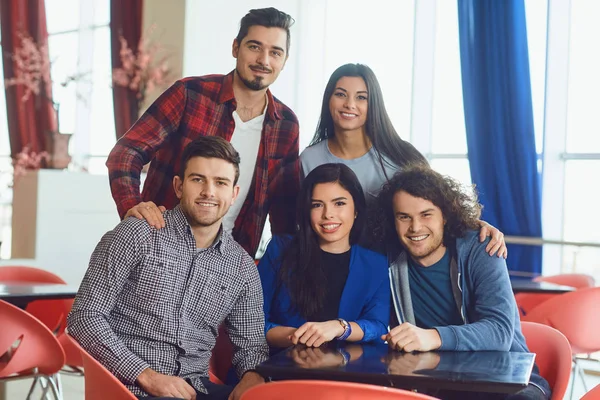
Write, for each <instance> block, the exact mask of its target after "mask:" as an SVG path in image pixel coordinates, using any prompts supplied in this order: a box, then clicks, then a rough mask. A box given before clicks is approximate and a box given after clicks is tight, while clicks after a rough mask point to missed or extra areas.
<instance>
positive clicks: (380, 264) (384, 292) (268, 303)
mask: <svg viewBox="0 0 600 400" xmlns="http://www.w3.org/2000/svg"><path fill="white" fill-rule="evenodd" d="M289 238H290V237H289V236H287V237H281V236H274V237H273V239H271V242H270V243H269V245H268V246H267V251H266V252H265V254H264V255H263V257H262V258H261V259H260V263H259V264H258V273H259V275H260V280H261V283H262V287H263V296H264V311H265V334H266V333H267V332H268V331H269V330H270V329H271V328H273V327H276V326H280V325H281V326H290V327H294V328H299V327H300V326H301V325H303V324H304V323H305V322H307V321H306V319H304V318H303V317H302V316H301V315H300V314H298V313H297V312H295V311H292V310H291V309H292V308H293V307H291V300H290V295H289V292H288V291H287V289H286V288H285V287H282V288H280V289H279V290H276V288H277V287H278V282H277V271H278V270H279V268H280V266H281V262H280V259H281V254H282V252H283V251H284V250H285V248H286V246H287V244H288V243H289ZM390 296H391V295H390V280H389V275H388V262H387V258H386V257H385V256H383V255H382V254H379V253H375V252H374V251H371V250H367V249H365V248H363V247H360V246H358V245H354V246H352V248H351V249H350V265H349V271H348V278H347V280H346V284H345V285H344V289H343V291H342V297H341V299H340V301H339V307H338V314H337V317H338V318H343V319H345V320H346V321H348V322H350V321H353V322H356V324H358V326H360V328H361V329H362V330H363V332H364V337H363V339H362V341H364V342H369V341H381V338H380V337H381V335H384V334H386V333H387V330H388V325H389V319H390V306H391V304H390Z"/></svg>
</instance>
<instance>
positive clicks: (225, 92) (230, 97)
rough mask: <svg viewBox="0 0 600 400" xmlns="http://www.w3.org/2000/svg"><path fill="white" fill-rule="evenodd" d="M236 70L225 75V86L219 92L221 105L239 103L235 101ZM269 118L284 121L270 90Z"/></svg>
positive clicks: (268, 94)
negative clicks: (234, 79) (231, 102)
mask: <svg viewBox="0 0 600 400" xmlns="http://www.w3.org/2000/svg"><path fill="white" fill-rule="evenodd" d="M234 73H235V70H233V71H231V72H230V73H228V74H227V75H225V77H224V79H223V84H222V85H221V91H220V92H219V104H223V103H225V102H228V101H233V103H234V104H236V106H237V103H236V101H235V96H234V94H233V74H234ZM267 116H268V117H269V119H271V120H272V121H275V120H280V119H283V117H282V116H281V113H280V112H279V109H278V108H277V105H276V104H275V99H274V98H273V94H272V93H271V90H270V89H267Z"/></svg>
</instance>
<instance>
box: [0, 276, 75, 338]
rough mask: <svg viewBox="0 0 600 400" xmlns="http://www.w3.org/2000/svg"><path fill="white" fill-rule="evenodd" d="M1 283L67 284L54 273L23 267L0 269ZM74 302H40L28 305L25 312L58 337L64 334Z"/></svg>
mask: <svg viewBox="0 0 600 400" xmlns="http://www.w3.org/2000/svg"><path fill="white" fill-rule="evenodd" d="M0 282H15V283H17V282H27V283H57V284H62V285H66V282H65V281H64V280H62V279H61V278H60V277H59V276H57V275H55V274H53V273H52V272H49V271H46V270H43V269H39V268H34V267H22V266H8V267H0ZM72 305H73V300H38V301H33V302H31V303H29V304H28V305H27V308H26V309H25V311H27V312H28V313H29V314H31V315H33V316H34V317H36V318H37V319H39V320H40V321H42V322H43V323H44V325H46V326H47V327H48V329H50V330H51V331H52V332H55V333H56V334H57V335H58V334H61V333H62V332H64V330H65V328H66V325H67V315H68V314H69V311H71V306H72Z"/></svg>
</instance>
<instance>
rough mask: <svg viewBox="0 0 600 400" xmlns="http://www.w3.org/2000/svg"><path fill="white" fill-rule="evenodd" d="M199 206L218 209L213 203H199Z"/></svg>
mask: <svg viewBox="0 0 600 400" xmlns="http://www.w3.org/2000/svg"><path fill="white" fill-rule="evenodd" d="M198 205H201V206H202V207H216V206H217V205H216V204H212V203H198Z"/></svg>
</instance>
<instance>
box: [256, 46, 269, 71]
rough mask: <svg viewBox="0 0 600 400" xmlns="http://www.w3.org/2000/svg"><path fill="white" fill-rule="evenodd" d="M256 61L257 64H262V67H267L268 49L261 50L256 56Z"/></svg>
mask: <svg viewBox="0 0 600 400" xmlns="http://www.w3.org/2000/svg"><path fill="white" fill-rule="evenodd" d="M256 63H257V64H258V65H262V66H263V67H267V66H268V65H269V51H268V50H267V49H265V50H263V51H261V52H260V53H259V54H258V55H257V56H256Z"/></svg>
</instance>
